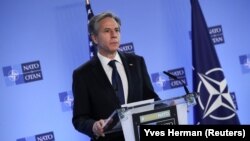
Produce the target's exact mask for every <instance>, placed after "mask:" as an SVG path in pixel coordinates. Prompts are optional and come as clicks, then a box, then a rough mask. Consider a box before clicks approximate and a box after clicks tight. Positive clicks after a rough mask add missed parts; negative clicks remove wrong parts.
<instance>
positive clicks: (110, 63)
mask: <svg viewBox="0 0 250 141" xmlns="http://www.w3.org/2000/svg"><path fill="white" fill-rule="evenodd" d="M115 62H116V60H111V61H110V62H109V63H108V64H109V66H110V67H112V69H116V65H115ZM116 70H117V69H116Z"/></svg>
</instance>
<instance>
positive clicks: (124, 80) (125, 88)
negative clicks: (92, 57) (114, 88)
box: [97, 52, 128, 104]
mask: <svg viewBox="0 0 250 141" xmlns="http://www.w3.org/2000/svg"><path fill="white" fill-rule="evenodd" d="M97 56H98V58H99V59H100V61H101V64H102V67H103V69H104V71H105V73H106V75H107V76H108V79H109V81H110V83H111V84H112V68H111V67H110V66H109V65H108V63H109V62H110V61H111V59H109V58H107V57H105V56H103V55H101V54H100V53H99V52H98V53H97ZM113 60H116V62H115V65H116V67H117V71H118V73H119V75H120V77H121V79H122V86H123V91H124V98H125V104H126V103H127V99H128V79H127V75H126V72H125V69H124V66H123V64H122V60H121V58H120V56H119V54H118V53H116V55H115V58H114V59H113Z"/></svg>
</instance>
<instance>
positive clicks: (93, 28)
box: [88, 12, 121, 35]
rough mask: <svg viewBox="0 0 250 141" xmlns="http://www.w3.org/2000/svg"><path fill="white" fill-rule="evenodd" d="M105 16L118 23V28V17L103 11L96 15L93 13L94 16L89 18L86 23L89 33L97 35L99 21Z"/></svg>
mask: <svg viewBox="0 0 250 141" xmlns="http://www.w3.org/2000/svg"><path fill="white" fill-rule="evenodd" d="M106 17H110V18H113V19H114V20H115V21H116V22H117V23H118V25H119V28H120V26H121V20H120V18H119V17H117V16H116V15H114V14H113V13H111V12H103V13H100V14H98V15H95V16H94V17H92V18H91V19H90V21H89V24H88V31H89V34H90V35H97V33H98V29H99V22H100V21H101V20H102V19H104V18H106Z"/></svg>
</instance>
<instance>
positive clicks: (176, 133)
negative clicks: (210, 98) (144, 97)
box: [140, 125, 250, 141]
mask: <svg viewBox="0 0 250 141" xmlns="http://www.w3.org/2000/svg"><path fill="white" fill-rule="evenodd" d="M249 131H250V126H249V125H140V140H141V141H144V140H148V139H150V140H151V139H155V140H157V141H161V140H164V141H166V139H169V138H173V139H179V138H180V139H203V140H204V139H205V140H214V139H216V138H223V139H229V138H230V139H235V140H237V141H239V140H248V139H250V137H249V136H250V133H249Z"/></svg>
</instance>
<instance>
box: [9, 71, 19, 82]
mask: <svg viewBox="0 0 250 141" xmlns="http://www.w3.org/2000/svg"><path fill="white" fill-rule="evenodd" d="M8 78H9V79H10V80H11V81H16V80H18V78H19V73H18V71H16V70H13V69H12V70H11V71H10V72H9V73H8Z"/></svg>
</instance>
